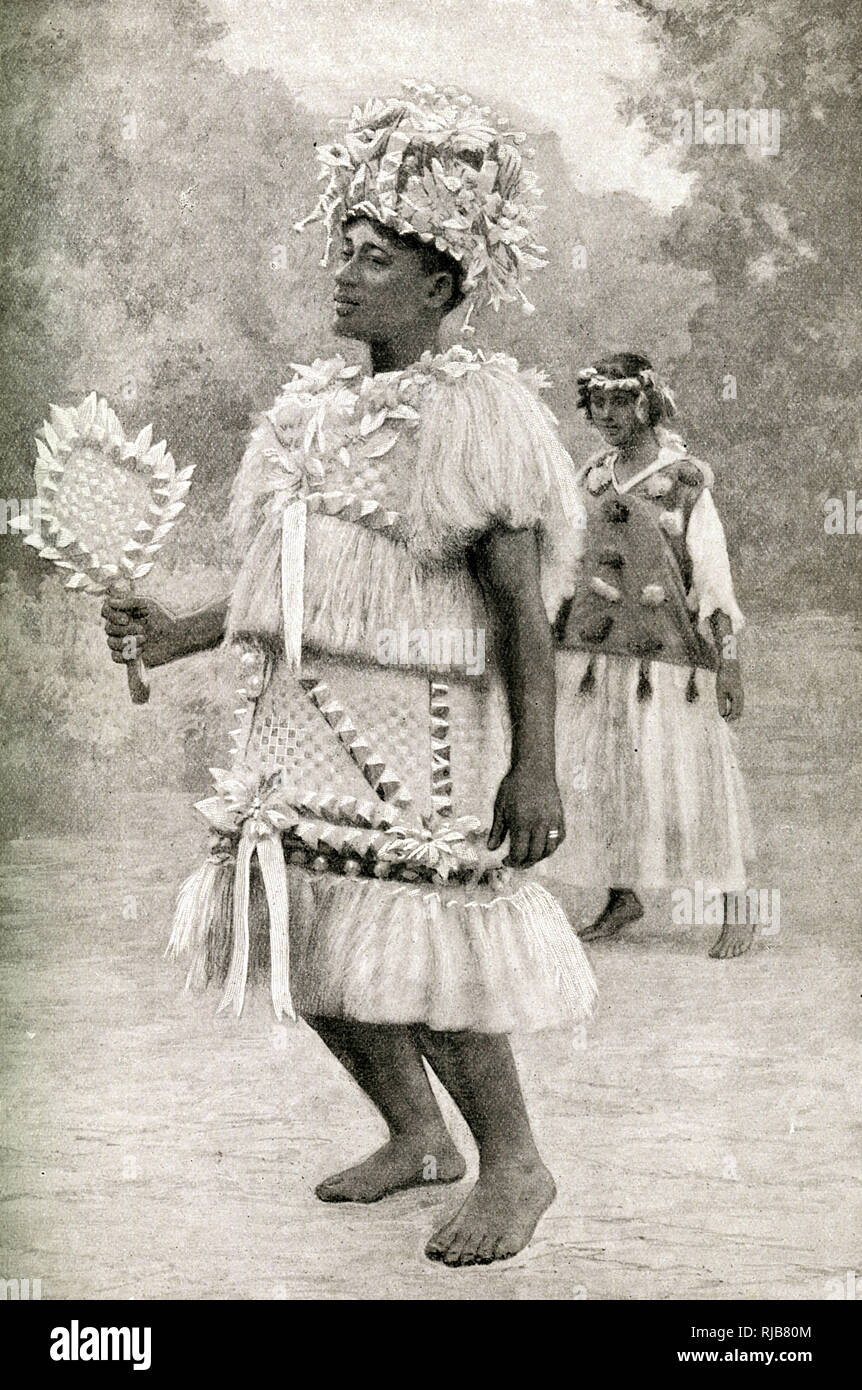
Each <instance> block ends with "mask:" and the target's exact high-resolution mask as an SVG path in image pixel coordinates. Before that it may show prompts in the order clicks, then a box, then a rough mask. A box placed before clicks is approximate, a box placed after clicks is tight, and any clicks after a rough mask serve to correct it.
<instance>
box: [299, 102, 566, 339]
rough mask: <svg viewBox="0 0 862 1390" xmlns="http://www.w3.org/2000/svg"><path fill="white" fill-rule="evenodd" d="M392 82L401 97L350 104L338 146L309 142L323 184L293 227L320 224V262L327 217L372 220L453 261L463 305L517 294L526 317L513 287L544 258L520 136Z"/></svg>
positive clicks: (331, 229)
mask: <svg viewBox="0 0 862 1390" xmlns="http://www.w3.org/2000/svg"><path fill="white" fill-rule="evenodd" d="M401 85H402V87H403V89H404V96H403V97H393V98H390V99H388V100H385V101H382V100H378V99H374V100H372V101H369V102H368V103H367V105H366V106H364V107H362V108H360V107H358V106H357V107H354V109H353V113H352V115H351V117H350V121H349V123H348V127H347V131H346V133H345V135H344V137H343V140H342V142H341V143H338V144H332V145H325V146H323V147H319V148H318V150H317V158H318V160H319V162H320V164H321V166H322V168H321V173H320V177H321V178H325V179H326V180H327V183H326V187H325V188H324V191H323V193H322V194H321V196H320V198H319V200H318V202H317V205H316V207H315V208H314V211H313V212H312V213H311V214H310V215H309V216H308V217H306V218H304V219H303V220H302V221H301V222H297V223H296V230H297V231H301V230H302V229H303V228H304V227H305V226H307V225H308V223H310V222H314V221H317V220H318V219H321V220H322V221H323V223H324V225H325V227H326V232H327V240H326V250H325V252H324V255H323V259H322V261H321V265H324V266H325V265H327V264H328V262H329V252H330V249H331V247H332V242H333V238H334V235H335V227H336V222H337V221H340V222H343V221H344V220H345V219H346V218H347V217H349V216H358V217H362V216H365V217H369V218H372V219H373V220H374V221H377V222H380V223H381V224H382V225H383V226H385V227H389V228H391V229H392V230H393V231H395V232H397V233H398V234H399V235H400V236H405V235H414V236H418V237H419V238H420V239H421V240H422V241H425V242H428V243H429V244H432V243H433V245H435V246H436V247H437V249H438V250H439V251H443V252H445V253H446V254H447V255H449V256H452V257H453V258H454V259H455V260H456V261H458V262H459V264H460V265H461V266H462V267H463V271H464V285H463V288H464V293H465V295H468V296H470V297H471V306H470V307H471V309H472V307H473V304H476V305H477V306H478V307H481V306H482V305H484V304H491V305H493V307H494V309H499V307H500V305H501V303H503V302H504V301H505V302H512V301H517V300H520V301H521V305H522V308H523V310H524V312H525V313H532V312H533V308H534V306H533V305H532V304H531V303H530V302H529V300H528V299H527V297H526V295H525V294H524V292H523V290H522V288H521V285H522V283H523V282H524V281H526V279H527V278H528V275H529V272H530V271H532V270H539V269H541V268H542V267H543V266H545V265H547V261H546V260H544V259H543V257H544V255H545V253H546V248H545V247H544V246H540V245H538V244H537V243H536V241H535V240H534V236H533V229H534V224H535V222H536V220H537V218H538V215H539V213H540V212H541V210H542V207H541V204H540V202H539V199H540V197H541V193H540V190H539V189H538V188H537V187H536V181H535V176H534V175H533V174H532V173H531V172H530V171H528V170H527V169H526V168H525V167H524V159H525V157H526V156H527V154H528V153H531V152H528V151H526V150H522V148H521V146H522V145H523V142H524V140H525V139H526V136H525V135H523V134H521V133H520V132H516V131H510V130H506V129H505V128H502V129H498V128H497V126H498V125H499V126H502V127H505V124H506V123H505V121H503V120H502V119H501V120H499V121H498V122H497V124H495V122H494V120H493V119H492V117H491V112H490V109H489V108H488V107H487V106H477V105H476V104H475V102H474V101H473V99H472V98H471V97H469V96H467V95H466V94H464V93H459V92H456V91H454V90H453V89H452V88H450V87H446V88H443V89H439V88H436V87H433V86H430V85H423V86H420V85H419V84H418V83H415V82H404V83H402V84H401ZM468 317H469V314H468Z"/></svg>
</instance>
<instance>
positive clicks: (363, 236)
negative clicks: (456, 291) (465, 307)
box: [334, 217, 452, 343]
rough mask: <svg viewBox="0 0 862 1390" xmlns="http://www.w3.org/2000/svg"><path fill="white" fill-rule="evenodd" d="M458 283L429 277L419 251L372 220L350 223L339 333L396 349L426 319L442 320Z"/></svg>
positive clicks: (338, 301) (339, 292)
mask: <svg viewBox="0 0 862 1390" xmlns="http://www.w3.org/2000/svg"><path fill="white" fill-rule="evenodd" d="M451 294H452V278H451V276H450V275H448V274H446V273H445V272H436V273H432V274H429V273H428V272H427V270H426V269H425V268H424V266H423V263H422V257H421V255H420V253H419V252H418V251H417V250H416V248H415V247H413V246H410V245H409V244H408V243H406V242H404V241H403V240H402V239H401V238H400V237H398V236H394V235H390V234H388V233H387V232H386V230H385V229H384V228H383V227H381V226H379V225H378V224H377V223H375V222H372V221H370V220H369V219H368V218H364V217H363V218H358V219H357V220H356V221H353V222H349V223H348V224H347V226H346V227H345V229H344V233H343V237H342V246H341V268H340V269H339V270H338V272H337V273H336V276H335V296H334V297H335V331H336V333H338V334H339V335H340V336H341V337H344V338H358V339H360V341H362V342H365V343H392V342H397V341H398V340H399V338H402V337H404V336H405V335H406V334H411V333H415V330H416V325H417V323H418V322H420V321H422V320H423V319H427V320H428V321H429V323H432V322H434V321H435V320H439V319H440V318H442V316H443V314H444V313H445V311H446V306H447V304H448V301H449V299H450V297H451Z"/></svg>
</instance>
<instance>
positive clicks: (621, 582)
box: [547, 352, 753, 957]
mask: <svg viewBox="0 0 862 1390" xmlns="http://www.w3.org/2000/svg"><path fill="white" fill-rule="evenodd" d="M578 383H579V400H578V404H579V407H580V408H582V409H583V410H585V411H586V414H587V417H588V418H589V419H590V420H591V421H592V423H593V424H594V425H595V427H596V428H597V430H598V431H599V433H600V434H601V435H603V437H604V438H605V440H606V441H607V444H608V446H609V448H608V449H606V450H604V451H603V452H602V453H601V454H599V455H597V456H596V457H595V458H593V459H592V460H590V462H589V463H588V464H587V465H586V466H585V468H584V469H583V470H582V471H581V473H580V474H579V481H580V484H581V496H582V502H583V507H584V511H585V518H586V526H585V529H584V531H583V539H582V545H583V554H582V556H581V560H580V565H579V574H578V582H577V586H576V588H575V592H574V595H573V597H572V598H570V599H567V600H566V602H565V603H564V604H563V606H562V608H561V610H560V613H559V614H558V617H557V620H556V623H555V629H556V635H557V640H558V643H559V647H560V651H559V652H558V692H557V739H558V746H559V763H558V777H559V782H560V787H561V789H562V793H563V799H564V805H565V809H566V818H567V821H568V824H569V828H570V830H571V831H572V832H573V834H572V838H571V840H570V841H569V843H568V844H567V845H566V846H565V847H564V848H563V849H561V851H560V853H559V855H558V856H557V857H556V858H555V859H554V860H553V862H552V863H551V864H549V865H548V869H547V873H548V877H549V880H551V879H553V882H554V883H560V885H561V891H562V885H563V884H565V885H566V886H569V885H578V886H586V885H596V886H598V885H602V886H603V887H606V888H609V890H610V891H609V896H608V901H607V904H606V906H605V908H604V909H603V911H602V912H601V913H600V915H599V916H598V918H597V919H596V920H595V921H594V922H593V923H592V924H591V925H590V926H589V927H587V928H586V930H585V931H584V932H583V933H582V939H584V940H595V939H599V938H605V937H609V936H613V935H615V934H616V933H617V932H618V931H620V930H621V928H623V927H624V926H626V925H627V924H628V923H631V922H634V921H637V920H638V918H640V917H642V916H643V907H642V905H641V902H640V899H639V898H638V896H637V893H636V891H635V890H636V889H638V888H641V889H642V888H652V889H656V888H671V887H683V888H687V889H689V890H690V891H692V892H694V891H695V889H696V884H697V883H698V882H700V883H701V884H703V885H704V892H705V894H706V893H707V892H708V893H709V894H710V895H711V897H712V899H713V900H714V901H715V902H716V903H717V904H719V905H720V904H721V899H722V896H723V898H724V923H723V926H722V930H721V933H720V935H719V937H718V940H717V941H716V942H715V945H714V946H713V947H712V950H711V951H710V955H712V956H717V957H727V956H738V955H742V954H743V953H744V952H745V951H747V950H748V949H749V947H750V945H751V941H752V936H753V927H752V925H751V924H750V923H749V922H745V921H742V922H740V921H738V913H737V905H738V904H739V903H740V901H744V898H742V897H741V895H742V893H743V890H744V889H745V884H746V867H745V865H746V859H747V858H749V857H750V846H751V828H750V823H749V818H748V808H747V803H746V797H745V790H744V787H743V784H742V778H741V776H740V773H739V768H738V766H737V760H736V753H735V750H734V746H733V741H732V738H731V734H730V731H729V729H728V727H727V725H728V723H732V722H733V721H735V720H737V719H738V718H739V716H740V715H741V713H742V704H743V691H742V679H741V675H740V668H739V660H738V656H737V633H739V631H740V630H741V628H742V626H743V617H742V614H741V612H740V610H739V607H738V605H737V602H736V598H735V596H734V592H733V582H732V580H731V575H730V565H729V563H728V558H727V549H726V546H725V540H724V531H723V529H722V525H721V522H720V520H719V517H718V513H717V512H716V509H715V504H714V503H713V500H712V494H711V492H710V486H711V483H712V474H711V470H710V469H709V467H708V465H707V464H705V463H703V462H701V461H700V460H699V459H695V458H692V457H690V455H689V454H688V453H687V452H686V448H685V445H684V444H683V442H682V440H681V439H680V437H679V436H678V435H676V434H672V433H671V432H670V431H669V430H668V428H667V421H668V420H669V419H670V418H671V417H672V416H673V414H674V413H675V407H674V404H673V399H672V397H671V395H670V392H669V391H668V389H667V387H666V386H664V385H663V384H662V383H661V382H659V381H658V380H657V379H656V376H655V373H654V371H653V369H652V366H651V364H650V363H649V361H648V360H647V359H646V358H645V357H641V356H640V355H638V354H636V353H630V352H622V353H617V354H615V355H614V356H611V357H607V358H604V359H603V360H602V361H600V362H597V363H596V364H595V365H594V366H593V367H588V368H586V369H585V370H584V371H582V372H580V373H579V376H578ZM716 706H717V709H716Z"/></svg>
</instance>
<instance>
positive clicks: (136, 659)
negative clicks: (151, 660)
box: [111, 579, 150, 705]
mask: <svg viewBox="0 0 862 1390" xmlns="http://www.w3.org/2000/svg"><path fill="white" fill-rule="evenodd" d="M111 589H112V591H113V592H114V593H115V594H116V595H117V597H118V598H119V597H122V598H131V597H132V594H133V593H134V586H133V585H132V581H131V580H130V579H117V580H115V581H114V583H113V584H112V585H111ZM126 679H127V680H128V682H129V694H130V696H131V697H132V704H133V705H145V704H146V703H147V701H148V700H149V698H150V687H149V685H148V684H147V682H146V681H145V680H144V663H143V662H142V660H141V658H140V656H133V657H129V658H128V660H127V661H126Z"/></svg>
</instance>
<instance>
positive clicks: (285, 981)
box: [218, 817, 296, 1022]
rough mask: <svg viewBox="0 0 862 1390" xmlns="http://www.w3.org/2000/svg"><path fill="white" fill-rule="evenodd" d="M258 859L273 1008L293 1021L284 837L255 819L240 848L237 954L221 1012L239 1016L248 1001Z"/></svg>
mask: <svg viewBox="0 0 862 1390" xmlns="http://www.w3.org/2000/svg"><path fill="white" fill-rule="evenodd" d="M262 831H263V833H262ZM255 854H257V858H258V863H259V864H260V872H261V877H262V878H263V887H264V892H265V893H266V902H267V908H268V910H269V953H270V969H271V977H272V979H271V987H272V1004H273V1008H274V1009H275V1015H276V1018H277V1019H278V1020H279V1022H280V1021H281V1018H282V1015H283V1014H287V1016H288V1018H291V1019H293V1020H294V1021H295V1020H296V1012H295V1010H294V1007H293V1000H292V998H291V995H290V936H289V930H288V928H289V905H288V901H289V900H288V891H287V869H286V868H285V863H284V850H283V848H282V843H281V835H280V833H279V832H278V831H277V830H274V829H272V828H271V827H268V826H267V827H265V828H264V827H262V825H261V822H260V821H259V820H258V819H257V818H255V817H250V818H249V819H248V820H246V821H245V822H244V823H243V827H242V836H241V838H240V842H239V846H238V848H237V856H236V875H235V878H234V890H233V952H232V955H231V962H230V969H229V970H228V974H227V980H226V982H225V991H224V997H223V999H222V1001H221V1003H220V1004H219V1007H218V1012H219V1013H221V1012H222V1010H223V1009H227V1008H230V1007H231V1006H233V1010H234V1013H235V1014H236V1015H237V1017H239V1015H240V1014H241V1013H242V1006H243V1003H244V1002H245V987H246V983H247V981H248V956H249V924H248V908H249V884H250V875H251V861H252V859H253V858H254V856H255Z"/></svg>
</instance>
